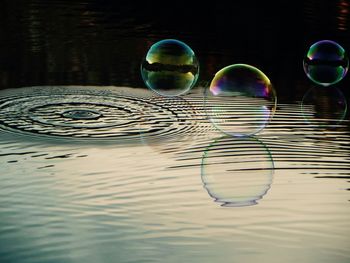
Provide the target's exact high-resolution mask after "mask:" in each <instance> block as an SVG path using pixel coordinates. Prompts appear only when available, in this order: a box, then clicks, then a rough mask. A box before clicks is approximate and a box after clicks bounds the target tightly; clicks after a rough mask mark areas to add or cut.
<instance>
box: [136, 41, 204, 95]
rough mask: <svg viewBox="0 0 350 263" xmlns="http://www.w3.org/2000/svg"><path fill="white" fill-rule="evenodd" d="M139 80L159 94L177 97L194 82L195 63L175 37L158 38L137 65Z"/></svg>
mask: <svg viewBox="0 0 350 263" xmlns="http://www.w3.org/2000/svg"><path fill="white" fill-rule="evenodd" d="M141 75H142V78H143V81H144V82H145V84H146V85H147V87H148V88H150V89H151V90H152V91H154V92H156V93H158V94H159V95H162V96H179V95H182V94H184V93H186V92H188V91H189V90H190V89H191V88H192V87H193V86H194V84H195V83H196V81H197V79H198V75H199V63H198V60H197V57H196V55H195V53H194V52H193V50H192V49H191V48H190V47H189V46H188V45H186V44H185V43H183V42H181V41H179V40H175V39H165V40H161V41H159V42H157V43H155V44H153V45H152V46H151V48H150V49H149V50H148V52H147V55H146V57H145V58H144V60H143V61H142V64H141Z"/></svg>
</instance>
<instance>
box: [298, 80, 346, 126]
mask: <svg viewBox="0 0 350 263" xmlns="http://www.w3.org/2000/svg"><path fill="white" fill-rule="evenodd" d="M301 111H302V114H303V117H304V119H305V120H306V122H307V123H308V124H310V125H314V126H318V127H332V126H335V125H338V124H339V123H340V122H341V121H342V120H344V118H345V116H346V112H347V103H346V98H345V96H344V94H343V93H342V92H341V90H340V89H338V88H337V87H334V86H332V87H312V88H310V89H309V90H308V91H307V92H306V93H305V95H304V97H303V99H302V102H301Z"/></svg>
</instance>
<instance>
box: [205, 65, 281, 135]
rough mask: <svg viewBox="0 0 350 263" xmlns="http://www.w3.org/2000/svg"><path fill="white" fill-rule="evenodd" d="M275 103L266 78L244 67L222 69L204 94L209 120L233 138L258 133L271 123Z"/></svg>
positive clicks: (274, 93)
mask: <svg viewBox="0 0 350 263" xmlns="http://www.w3.org/2000/svg"><path fill="white" fill-rule="evenodd" d="M276 104H277V97H276V92H275V90H274V88H273V86H272V84H271V82H270V80H269V78H268V77H267V76H266V75H265V74H264V73H263V72H262V71H260V70H259V69H257V68H255V67H253V66H250V65H246V64H234V65H230V66H227V67H225V68H223V69H221V70H220V71H218V72H217V73H216V74H215V76H214V78H213V80H212V81H211V83H210V86H209V88H208V89H206V91H205V109H206V112H207V115H208V118H209V119H210V121H211V122H212V123H213V125H214V126H215V127H216V128H217V129H218V130H220V131H222V132H224V133H226V134H228V135H233V136H239V137H241V136H250V135H254V134H256V133H258V132H260V131H261V130H262V129H264V128H265V126H266V125H267V124H268V123H269V122H270V120H271V118H272V116H273V114H274V112H275V110H276Z"/></svg>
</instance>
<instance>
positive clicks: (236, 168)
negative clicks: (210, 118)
mask: <svg viewBox="0 0 350 263" xmlns="http://www.w3.org/2000/svg"><path fill="white" fill-rule="evenodd" d="M201 168H202V169H201V177H202V182H203V184H204V187H205V189H206V190H207V191H208V193H209V195H210V196H211V197H212V198H214V199H215V202H219V203H221V205H222V206H229V207H232V206H249V205H255V204H257V201H258V200H260V199H261V198H262V197H263V196H264V195H265V194H266V193H267V191H268V190H269V189H270V187H271V184H272V179H273V173H274V164H273V160H272V156H271V153H270V151H269V150H268V148H267V147H266V145H265V144H264V143H262V142H261V141H259V140H258V139H256V138H252V137H244V138H235V137H228V136H225V137H222V138H219V139H217V140H215V141H214V142H213V143H212V144H210V145H209V146H208V148H207V149H206V151H205V152H204V154H203V159H202V165H201Z"/></svg>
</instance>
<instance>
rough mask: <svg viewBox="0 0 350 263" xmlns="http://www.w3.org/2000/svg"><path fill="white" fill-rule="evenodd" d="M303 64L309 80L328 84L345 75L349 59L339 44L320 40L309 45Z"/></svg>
mask: <svg viewBox="0 0 350 263" xmlns="http://www.w3.org/2000/svg"><path fill="white" fill-rule="evenodd" d="M303 66H304V71H305V73H306V75H307V76H308V78H309V79H310V80H312V81H313V82H314V83H316V84H318V85H322V86H329V85H333V84H336V83H337V82H339V81H341V80H342V79H343V78H344V77H345V75H346V73H347V71H348V68H349V59H348V57H347V55H346V52H345V50H344V48H343V47H342V46H341V45H339V44H338V43H336V42H334V41H332V40H321V41H318V42H316V43H314V44H313V45H311V47H310V48H309V50H308V52H307V53H306V55H305V58H304V61H303Z"/></svg>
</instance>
